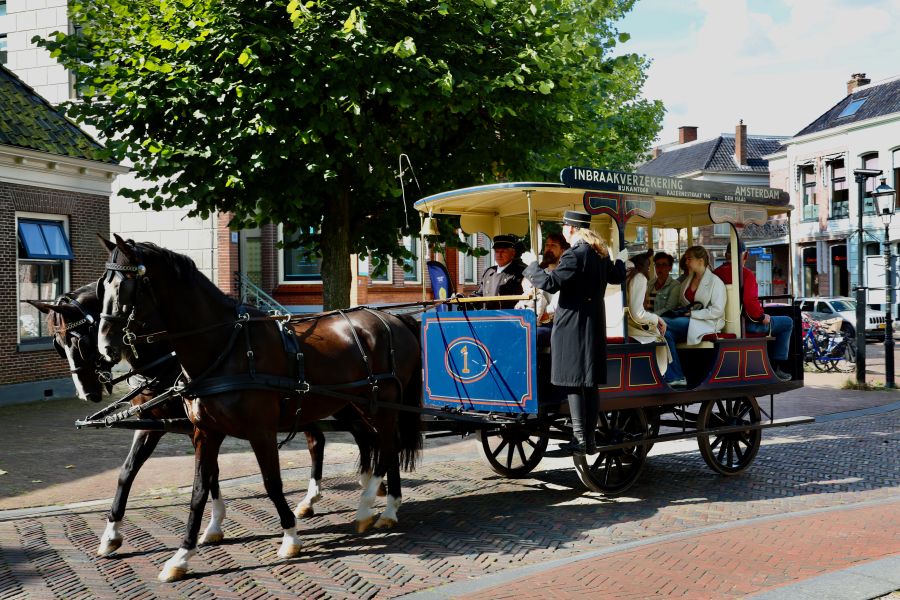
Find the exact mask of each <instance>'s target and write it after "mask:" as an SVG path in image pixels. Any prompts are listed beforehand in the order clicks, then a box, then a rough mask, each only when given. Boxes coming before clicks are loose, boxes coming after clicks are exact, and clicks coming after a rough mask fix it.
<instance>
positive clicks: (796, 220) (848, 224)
mask: <svg viewBox="0 0 900 600" xmlns="http://www.w3.org/2000/svg"><path fill="white" fill-rule="evenodd" d="M898 149H900V113H894V114H891V115H887V116H882V117H876V118H873V119H869V120H867V121H861V122H858V123H852V124H850V125H846V126H843V127H835V128H831V129H828V130H826V131H821V132H818V133H813V134H809V135H806V136H803V137H798V138H793V139H791V140H790V141H788V142H787V149H786V152H784V153H783V154H779V155H778V156H777V157H772V158H770V159H769V168H770V171H771V173H772V175H773V179H772V180H771V182H770V185H772V186H773V187H780V188H782V189H785V190H787V191H788V192H789V193H790V195H791V204H792V205H793V206H794V208H795V210H794V211H793V213H792V214H791V229H792V231H793V246H794V247H793V248H792V249H791V255H792V256H793V257H794V260H795V261H796V262H795V265H794V273H795V275H796V276H797V277H798V279H797V282H798V284H799V283H800V281H799V277H801V276H802V275H801V274H802V269H801V263H800V260H801V258H800V250H799V246H800V243H799V242H800V241H803V240H807V242H806V243H807V244H808V243H809V242H808V240H810V239H812V238H817V239H823V240H833V239H840V238H843V237H846V238H848V239H850V237H851V236H855V234H856V230H857V226H858V218H859V211H860V209H861V206H862V203H861V202H860V197H859V194H858V193H857V187H858V186H857V183H856V181H855V180H854V177H853V170H854V169H859V168H862V156H863V155H866V154H870V153H872V152H877V153H878V168H879V169H881V170H882V171H883V175H882V177H884V178H885V181H886V183H887V184H888V185H890V186H891V187H893V188H894V189H897V186H898V184H900V182H898V181H895V180H894V169H895V168H896V167H900V163H898V161H900V153H895V150H898ZM837 154H844V161H845V162H844V164H845V167H846V170H847V175H846V177H847V186H848V197H849V200H848V209H849V217H848V218H845V219H827V220H824V219H823V220H821V221H804V220H803V211H802V205H803V198H802V190H801V187H800V182H799V178H798V167H799V166H801V165H803V164H806V163H807V162H808V161H810V160H814V161H816V164H817V171H816V176H817V182H818V190H817V191H819V192H822V193H825V194H826V198H825V200H824V202H823V203H819V211H820V214H821V211H822V210H823V204H824V205H826V206H829V207H830V198H831V195H830V193H831V190H830V187H831V181H830V179H828V178H829V177H830V176H829V174H828V173H827V170H825V169H824V168H823V162H822V161H821V160H819V159H821V158H822V157H826V156H834V155H837ZM877 183H879V182H878V180H877V179H876V185H877ZM817 203H818V202H817ZM863 229H864V230H866V231H868V232H870V233H871V235H873V236H874V237H875V238H877V239H881V237H882V232H883V231H884V225H883V224H882V222H881V219H880V218H879V217H877V216H875V215H864V216H863ZM889 232H890V241H891V242H892V243H895V242H896V241H897V240H898V239H900V215H898V216H896V217H895V218H894V219H893V220H892V221H891V226H890V230H889ZM871 241H872V240H871V239H868V240H867V242H871ZM847 250H848V265H847V267H848V270H849V271H850V274H851V275H850V276H851V282H852V281H853V280H854V279H855V277H856V270H857V269H856V266H857V262H856V260H855V257H856V238H855V237H853V239H852V240H850V242H849V243H848V248H847ZM824 258H825V257H823V260H824ZM852 285H853V284H852V283H851V286H852Z"/></svg>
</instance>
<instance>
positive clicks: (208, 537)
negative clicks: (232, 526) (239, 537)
mask: <svg viewBox="0 0 900 600" xmlns="http://www.w3.org/2000/svg"><path fill="white" fill-rule="evenodd" d="M224 539H225V534H224V533H222V532H221V531H210V532H207V533H204V534H203V537H202V538H201V539H200V543H201V544H218V543H219V542H221V541H222V540H224Z"/></svg>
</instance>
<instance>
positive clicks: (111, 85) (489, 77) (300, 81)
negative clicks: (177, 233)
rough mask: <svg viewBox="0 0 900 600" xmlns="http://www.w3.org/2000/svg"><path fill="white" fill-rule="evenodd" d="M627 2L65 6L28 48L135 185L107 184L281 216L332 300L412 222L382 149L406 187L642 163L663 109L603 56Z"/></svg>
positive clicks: (209, 206) (253, 215) (628, 59)
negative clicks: (56, 74)
mask: <svg viewBox="0 0 900 600" xmlns="http://www.w3.org/2000/svg"><path fill="white" fill-rule="evenodd" d="M633 2H634V0H594V1H590V0H586V1H577V2H576V1H572V0H547V1H541V0H524V1H522V0H510V1H502V2H501V1H498V0H444V1H424V0H370V1H369V2H366V3H358V2H349V1H345V0H321V1H318V2H317V1H307V2H299V1H298V0H269V1H263V0H232V1H230V2H221V1H219V0H155V1H152V2H135V1H133V0H81V1H76V2H73V3H72V4H71V5H70V13H71V18H72V21H73V22H74V24H75V26H76V29H75V33H73V34H70V35H67V34H64V33H55V34H53V35H52V36H50V37H49V38H47V39H44V40H36V41H37V43H38V44H39V45H41V46H43V47H45V48H47V49H48V50H50V51H51V53H52V55H53V56H55V57H57V59H58V60H59V61H60V62H61V63H62V64H63V65H64V66H65V67H66V68H68V69H70V70H71V71H72V72H73V73H74V74H75V77H76V79H77V82H78V85H79V89H80V92H81V95H82V100H81V101H80V102H76V103H72V104H70V105H69V106H68V111H69V115H70V116H71V117H72V118H74V119H75V120H77V121H81V122H84V123H87V124H89V125H91V126H93V127H95V128H97V129H98V130H99V131H100V132H101V134H102V135H103V136H104V137H105V139H106V143H107V146H108V149H109V152H110V154H111V156H112V157H113V158H115V159H118V160H128V161H130V162H131V163H132V164H133V166H134V172H135V173H136V175H138V176H139V177H140V178H141V179H143V180H145V181H149V182H152V183H150V185H149V187H146V188H141V189H135V190H126V191H124V192H123V193H124V194H125V195H126V196H128V197H130V198H133V199H135V200H137V201H139V202H140V203H141V206H143V207H145V208H153V209H154V210H160V209H162V208H164V207H168V206H192V207H193V212H192V214H194V215H199V216H203V217H207V216H209V215H210V214H211V213H214V212H216V211H221V212H229V213H232V215H233V218H232V221H231V226H232V227H233V228H243V227H253V226H257V225H260V224H263V223H267V222H275V223H284V224H285V228H286V232H287V233H290V231H291V230H295V231H296V233H297V239H298V242H299V243H301V244H303V245H304V247H307V248H311V249H313V251H315V252H318V253H321V256H322V259H323V263H322V273H323V281H324V295H325V299H324V302H325V306H326V307H329V308H334V307H341V306H346V305H347V304H348V302H349V290H350V285H351V276H350V261H349V256H350V254H351V253H366V252H373V253H375V254H377V255H382V256H383V255H386V254H391V255H393V256H395V257H397V258H402V257H404V256H405V255H406V253H405V250H403V249H402V247H401V246H400V245H399V243H398V235H397V233H398V231H401V232H402V233H410V232H411V231H416V230H417V229H418V225H419V220H418V217H417V216H414V215H412V214H411V213H410V215H409V224H408V225H407V221H406V216H405V215H404V208H405V207H403V206H402V202H401V201H400V199H399V198H400V185H399V179H398V169H397V164H398V156H399V155H400V154H401V153H406V154H407V155H409V157H410V159H411V162H412V164H413V165H414V166H415V168H416V172H417V175H418V179H419V182H420V183H421V193H422V194H423V195H424V194H430V193H435V192H438V191H442V190H444V189H448V188H453V187H460V186H465V185H472V184H478V183H485V182H492V181H496V180H498V179H534V178H540V179H550V180H555V179H556V178H557V176H558V173H559V169H560V168H561V167H563V166H567V165H569V164H591V165H603V166H608V167H627V166H629V165H631V164H633V163H634V162H635V160H636V159H638V158H639V157H641V156H642V155H643V153H644V151H645V149H646V148H647V147H648V146H649V144H650V142H651V141H652V140H653V138H654V137H655V135H656V133H657V132H658V130H659V123H660V120H661V117H662V112H663V109H662V106H661V104H660V103H658V102H648V101H645V100H642V99H640V97H639V93H640V89H641V86H642V84H643V82H644V78H645V69H646V66H647V63H646V60H645V59H644V58H642V57H639V56H635V55H620V56H614V55H613V51H614V48H615V45H616V43H618V42H621V41H623V40H625V39H626V38H627V34H624V33H623V34H620V33H619V32H618V31H617V30H616V28H615V21H616V20H617V19H619V18H621V17H622V16H623V15H624V14H625V13H626V12H627V11H628V10H629V9H630V8H631V6H632V4H633ZM405 181H408V180H405ZM406 189H407V202H408V203H409V204H411V203H412V201H413V200H415V199H416V198H417V197H418V196H419V193H418V190H415V192H416V193H414V194H410V193H409V192H410V188H409V186H407V188H406ZM406 208H408V207H406ZM445 229H449V228H448V227H445ZM286 237H287V236H286ZM451 243H456V242H451Z"/></svg>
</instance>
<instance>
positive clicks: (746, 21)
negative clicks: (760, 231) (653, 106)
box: [618, 0, 900, 144]
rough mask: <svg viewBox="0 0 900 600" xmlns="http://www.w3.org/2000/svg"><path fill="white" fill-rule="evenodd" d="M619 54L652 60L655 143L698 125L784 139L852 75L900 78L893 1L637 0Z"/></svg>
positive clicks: (707, 132)
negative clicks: (659, 120)
mask: <svg viewBox="0 0 900 600" xmlns="http://www.w3.org/2000/svg"><path fill="white" fill-rule="evenodd" d="M618 29H619V31H621V32H627V33H629V34H631V39H630V40H629V41H628V42H626V43H624V44H621V45H620V51H624V52H634V53H638V54H642V55H645V56H647V57H648V58H650V59H651V60H652V63H651V66H650V69H649V71H648V79H647V82H646V84H645V86H644V96H645V97H646V98H648V99H654V100H662V101H663V104H664V105H665V107H666V115H665V118H664V120H663V129H662V131H661V132H660V135H659V138H658V139H657V142H656V143H657V144H660V143H663V144H664V143H669V142H674V141H676V140H677V139H678V127H680V126H682V125H693V126H696V127H698V128H699V129H698V137H699V139H708V138H711V137H715V136H717V135H719V134H720V133H725V132H729V133H734V128H735V125H737V123H738V121H739V120H740V119H743V120H744V123H745V124H746V125H747V133H748V134H750V135H753V134H765V135H786V136H791V135H794V134H796V133H797V132H798V131H800V130H801V129H803V127H805V126H806V125H807V124H809V123H810V122H812V121H813V120H814V119H815V118H816V117H818V116H819V115H821V114H822V113H824V112H825V111H827V110H828V109H829V108H831V107H832V106H834V105H835V104H836V103H837V102H839V101H840V100H841V99H842V98H844V97H845V96H846V94H847V80H848V79H850V75H851V74H852V73H866V74H867V76H868V77H869V78H870V79H871V80H872V82H873V83H874V82H877V81H881V80H884V79H890V78H894V77H897V76H900V0H637V3H636V4H635V7H634V8H633V9H632V11H631V12H630V13H629V14H628V15H627V16H626V17H625V19H623V20H622V21H620V22H619V24H618Z"/></svg>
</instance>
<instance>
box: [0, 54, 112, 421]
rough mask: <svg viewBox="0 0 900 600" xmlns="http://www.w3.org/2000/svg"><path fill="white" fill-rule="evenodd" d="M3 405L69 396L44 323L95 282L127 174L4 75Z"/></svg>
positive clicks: (0, 145)
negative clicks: (45, 307) (56, 305)
mask: <svg viewBox="0 0 900 600" xmlns="http://www.w3.org/2000/svg"><path fill="white" fill-rule="evenodd" d="M0 107H2V110H3V119H2V120H0V404H7V403H16V402H27V401H31V400H36V399H40V398H44V397H58V396H70V395H72V394H71V390H72V383H71V378H70V377H69V369H68V365H67V363H66V362H65V361H62V360H60V358H59V356H57V354H56V352H55V351H54V350H53V348H52V345H51V343H50V338H49V337H48V334H47V330H46V325H45V323H44V320H43V318H41V317H42V316H43V315H41V314H40V313H39V312H38V311H37V309H35V308H33V307H32V306H30V305H29V304H27V303H25V300H44V301H52V300H54V299H55V298H56V297H58V296H59V295H60V294H62V293H63V292H66V291H68V290H70V289H75V288H78V287H80V286H82V285H84V284H86V283H88V282H90V281H92V280H96V279H97V278H98V277H99V276H100V274H101V273H102V271H103V263H104V262H105V259H106V253H105V252H104V251H102V250H101V248H100V246H99V243H98V241H97V234H98V233H100V234H103V235H106V234H107V233H108V231H109V229H108V223H109V195H110V192H111V189H112V184H113V180H114V179H115V177H116V175H118V174H120V173H123V172H125V171H126V169H123V168H122V167H120V166H119V165H117V164H115V163H110V162H106V161H104V160H103V158H102V157H101V154H100V150H101V147H100V145H99V144H97V143H96V142H95V141H94V140H93V139H91V138H90V137H89V136H88V135H87V134H85V133H84V132H83V131H81V130H80V129H78V128H77V127H76V126H75V125H73V124H72V123H70V122H69V121H67V120H66V119H65V118H63V117H62V116H61V115H60V114H59V113H58V112H57V111H56V110H55V109H54V108H53V107H52V106H50V104H49V103H48V102H47V101H46V100H44V99H43V98H42V97H40V96H39V95H37V94H36V93H35V92H34V90H32V89H31V88H30V87H28V86H27V85H25V84H24V83H23V82H22V81H20V80H19V79H18V78H17V77H16V76H15V75H14V74H12V73H11V72H10V71H8V70H7V69H5V68H3V67H2V66H0Z"/></svg>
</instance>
